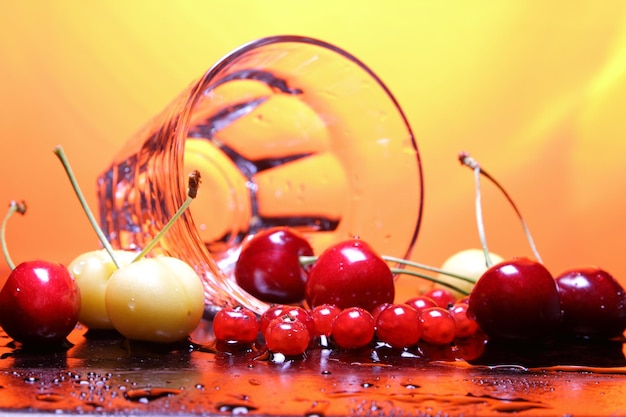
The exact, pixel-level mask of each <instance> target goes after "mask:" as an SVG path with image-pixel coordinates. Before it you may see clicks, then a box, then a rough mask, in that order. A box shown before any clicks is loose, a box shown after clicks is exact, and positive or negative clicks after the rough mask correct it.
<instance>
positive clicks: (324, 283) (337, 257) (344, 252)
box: [306, 239, 395, 312]
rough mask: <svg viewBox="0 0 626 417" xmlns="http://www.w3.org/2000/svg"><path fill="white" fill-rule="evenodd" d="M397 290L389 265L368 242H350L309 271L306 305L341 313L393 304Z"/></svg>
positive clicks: (324, 256)
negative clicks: (326, 306)
mask: <svg viewBox="0 0 626 417" xmlns="http://www.w3.org/2000/svg"><path fill="white" fill-rule="evenodd" d="M394 295H395V286H394V281H393V274H392V273H391V269H389V266H388V265H387V263H386V262H385V261H384V260H383V259H382V258H381V257H380V255H378V254H377V253H376V252H374V250H373V249H372V248H371V247H370V246H369V245H368V244H367V243H366V242H364V241H362V240H360V239H348V240H345V241H342V242H339V243H338V244H335V245H333V246H331V247H329V248H328V249H326V250H325V251H324V252H322V254H321V255H320V256H319V258H318V259H317V261H316V262H315V263H314V264H313V266H312V267H311V270H310V271H309V278H308V280H307V283H306V301H307V303H308V304H309V305H310V306H312V307H315V306H318V305H320V304H333V305H336V306H337V307H339V308H341V309H345V308H349V307H361V308H363V309H365V310H367V311H369V312H372V311H373V310H374V308H376V306H378V305H379V304H383V303H391V302H393V299H394Z"/></svg>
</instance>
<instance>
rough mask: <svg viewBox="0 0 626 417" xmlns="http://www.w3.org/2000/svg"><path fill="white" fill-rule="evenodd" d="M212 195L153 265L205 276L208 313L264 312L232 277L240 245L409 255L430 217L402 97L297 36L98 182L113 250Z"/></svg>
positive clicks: (162, 124)
mask: <svg viewBox="0 0 626 417" xmlns="http://www.w3.org/2000/svg"><path fill="white" fill-rule="evenodd" d="M194 169H197V170H199V171H200V172H201V173H202V176H203V185H202V187H201V189H200V192H199V195H198V197H197V198H196V200H195V201H194V203H193V204H192V206H191V208H190V210H189V211H188V212H187V213H186V214H185V215H184V216H183V217H182V218H181V219H180V220H179V221H178V222H177V223H176V224H175V225H174V226H173V227H172V229H170V230H169V232H168V234H167V235H166V236H165V237H164V238H163V239H162V240H161V241H160V244H159V247H158V248H157V251H158V252H160V253H163V254H167V255H170V256H175V257H178V258H180V259H183V260H185V261H187V262H188V263H189V264H191V265H192V266H193V267H194V268H195V269H196V271H197V272H198V273H199V274H200V275H201V276H202V278H203V281H204V288H205V298H206V305H207V310H212V309H214V308H221V307H223V306H226V305H244V306H246V307H248V308H251V309H253V310H254V311H257V312H262V311H263V310H264V309H265V308H267V305H266V304H265V303H263V302H262V301H260V300H257V299H256V298H254V297H252V296H251V295H249V294H247V293H246V292H245V291H243V290H242V289H241V288H239V287H238V286H237V284H236V282H235V280H234V278H233V277H232V271H233V267H234V264H235V262H236V260H237V258H238V255H239V250H240V247H241V244H242V243H243V242H244V240H245V239H247V238H249V237H250V236H253V235H254V234H255V233H257V232H258V231H260V230H263V229H266V228H269V227H272V226H290V227H293V228H295V229H297V230H298V231H299V232H300V233H302V234H303V235H304V236H306V237H307V239H309V241H310V242H311V245H312V246H313V248H314V249H315V251H316V253H320V252H321V251H322V250H323V249H324V248H326V247H328V246H329V245H330V244H332V243H334V242H338V241H340V240H342V239H345V238H348V237H354V236H358V237H360V238H362V239H365V240H367V241H368V242H369V243H370V244H371V245H372V246H373V247H374V248H375V249H377V250H379V251H381V252H384V253H385V254H387V255H392V256H397V257H406V256H408V255H410V253H411V250H412V248H413V245H414V243H415V240H416V237H417V233H418V230H419V225H420V220H421V215H422V200H423V184H422V169H421V163H420V158H419V153H418V150H417V145H416V142H415V139H414V137H413V134H412V132H411V128H410V126H409V124H408V122H407V120H406V118H405V116H404V114H403V112H402V110H401V108H400V106H399V105H398V103H397V102H396V100H395V99H394V97H393V96H392V94H391V93H390V92H389V90H388V89H387V87H386V86H385V85H384V84H383V83H382V81H381V80H380V79H379V78H378V77H377V76H376V75H375V74H374V73H373V72H372V71H371V70H370V69H369V68H368V67H366V66H365V65H364V64H363V63H362V62H360V61H359V60H358V59H357V58H355V57H354V56H352V55H350V54H349V53H347V52H345V51H343V50H341V49H340V48H337V47H336V46H333V45H331V44H328V43H325V42H322V41H319V40H315V39H311V38H304V37H298V36H276V37H270V38H264V39H260V40H257V41H254V42H251V43H249V44H246V45H243V46H242V47H240V48H238V49H236V50H234V51H232V52H231V53H229V54H228V55H227V56H225V57H224V58H222V59H221V60H220V61H219V62H217V63H216V64H215V65H214V66H213V67H211V68H210V69H209V70H208V71H207V72H206V73H205V74H204V76H203V77H202V78H200V80H198V81H196V82H194V83H192V84H191V85H190V86H189V87H188V89H187V90H185V91H183V93H182V94H180V95H179V96H178V97H177V98H176V99H175V100H174V101H173V102H172V103H171V104H170V105H169V106H168V107H167V108H166V109H165V110H164V111H163V112H162V113H160V114H159V115H158V116H157V117H155V118H154V119H153V120H151V121H150V122H149V123H148V124H147V125H146V126H145V127H144V128H143V129H142V130H141V131H140V132H138V134H137V135H136V136H135V137H134V138H132V139H131V140H130V141H129V142H128V143H127V144H126V146H125V147H124V148H123V150H122V151H121V152H120V153H119V154H118V155H117V156H116V157H115V160H114V161H113V162H112V163H111V165H110V166H109V167H108V168H107V169H106V171H105V172H104V173H103V174H102V175H101V176H100V177H99V178H98V198H99V202H100V207H99V208H100V222H101V225H102V228H103V230H104V232H105V233H106V234H107V235H108V237H109V239H110V241H111V243H112V245H113V246H115V247H118V248H123V249H130V250H133V249H135V250H137V249H140V248H142V246H143V245H145V244H146V243H147V242H149V241H150V240H151V239H152V237H153V236H154V235H155V234H156V233H157V232H158V231H159V230H160V229H161V228H162V227H163V225H164V224H165V223H166V222H167V221H168V220H169V218H170V217H171V216H172V215H173V214H174V212H175V211H176V209H177V208H178V207H179V206H180V204H182V202H183V201H184V199H185V196H186V194H185V193H186V178H187V175H188V173H189V172H191V171H192V170H194Z"/></svg>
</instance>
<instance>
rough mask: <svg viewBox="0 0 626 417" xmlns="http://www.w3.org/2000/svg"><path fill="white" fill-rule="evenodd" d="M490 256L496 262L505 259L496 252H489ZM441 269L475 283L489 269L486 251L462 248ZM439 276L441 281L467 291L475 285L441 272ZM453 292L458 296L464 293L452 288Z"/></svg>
mask: <svg viewBox="0 0 626 417" xmlns="http://www.w3.org/2000/svg"><path fill="white" fill-rule="evenodd" d="M489 256H490V258H491V260H492V262H493V263H494V264H496V263H499V262H502V261H503V260H504V259H503V258H502V257H501V256H500V255H497V254H495V253H491V252H489ZM441 269H442V270H444V271H446V272H450V273H452V274H456V275H462V276H464V277H466V278H469V279H471V280H472V281H474V283H475V282H476V281H478V279H479V278H480V277H481V276H482V275H483V273H484V272H485V271H486V270H487V269H488V267H487V262H486V260H485V252H484V251H483V250H482V249H476V248H471V249H465V250H461V251H459V252H457V253H455V254H454V255H452V256H450V257H449V258H448V259H446V260H445V261H444V262H443V264H442V265H441ZM437 278H438V279H439V280H441V281H444V282H449V283H451V284H454V286H456V287H457V288H459V289H462V290H464V291H466V292H467V293H470V292H471V291H472V288H473V287H474V283H471V282H467V281H463V280H459V279H456V278H454V277H450V276H448V275H444V274H441V273H440V274H438V276H437ZM434 286H435V287H437V288H440V287H441V286H440V285H439V284H434ZM449 290H450V289H449ZM451 292H452V293H453V294H454V295H455V296H456V297H457V298H460V297H462V296H463V295H464V294H461V293H460V292H458V291H454V290H451Z"/></svg>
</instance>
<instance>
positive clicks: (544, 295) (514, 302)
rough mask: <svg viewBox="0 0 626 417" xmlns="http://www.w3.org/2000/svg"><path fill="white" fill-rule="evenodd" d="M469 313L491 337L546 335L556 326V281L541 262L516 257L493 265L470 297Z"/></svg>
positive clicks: (530, 338)
mask: <svg viewBox="0 0 626 417" xmlns="http://www.w3.org/2000/svg"><path fill="white" fill-rule="evenodd" d="M469 309H470V312H469V314H470V316H473V317H474V318H475V319H476V322H477V323H478V326H479V327H480V328H481V329H482V330H483V331H484V332H485V333H486V334H487V336H488V337H489V338H490V339H502V340H526V341H531V340H534V339H545V338H549V337H551V336H554V334H555V333H556V331H557V330H558V326H559V322H560V315H561V308H560V303H559V294H558V291H557V287H556V282H555V280H554V278H553V277H552V275H551V274H550V272H549V271H548V270H547V269H546V267H545V266H543V265H542V264H541V263H539V262H536V261H533V260H530V259H528V258H518V259H513V260H508V261H504V262H500V263H498V264H496V265H493V266H492V267H491V268H489V269H488V270H487V271H485V273H484V274H483V275H482V276H481V277H480V279H479V280H478V281H477V282H476V285H475V286H474V289H473V290H472V293H471V294H470V297H469Z"/></svg>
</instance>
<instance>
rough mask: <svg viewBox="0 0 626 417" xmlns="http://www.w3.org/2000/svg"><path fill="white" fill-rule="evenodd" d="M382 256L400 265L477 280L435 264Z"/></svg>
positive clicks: (473, 282) (471, 281)
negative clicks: (437, 266)
mask: <svg viewBox="0 0 626 417" xmlns="http://www.w3.org/2000/svg"><path fill="white" fill-rule="evenodd" d="M382 258H383V259H384V260H385V261H387V262H393V263H397V264H400V265H406V266H411V267H413V268H419V269H423V270H425V271H431V272H437V273H439V274H442V275H447V276H449V277H452V278H457V279H459V280H461V281H465V282H469V283H471V284H475V283H476V281H474V280H473V279H471V278H468V277H465V276H463V275H458V274H455V273H452V272H448V271H445V270H443V269H440V268H436V267H434V266H429V265H424V264H421V263H417V262H413V261H409V260H408V259H404V258H396V257H394V256H387V255H383V256H382ZM398 269H400V268H398Z"/></svg>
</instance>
